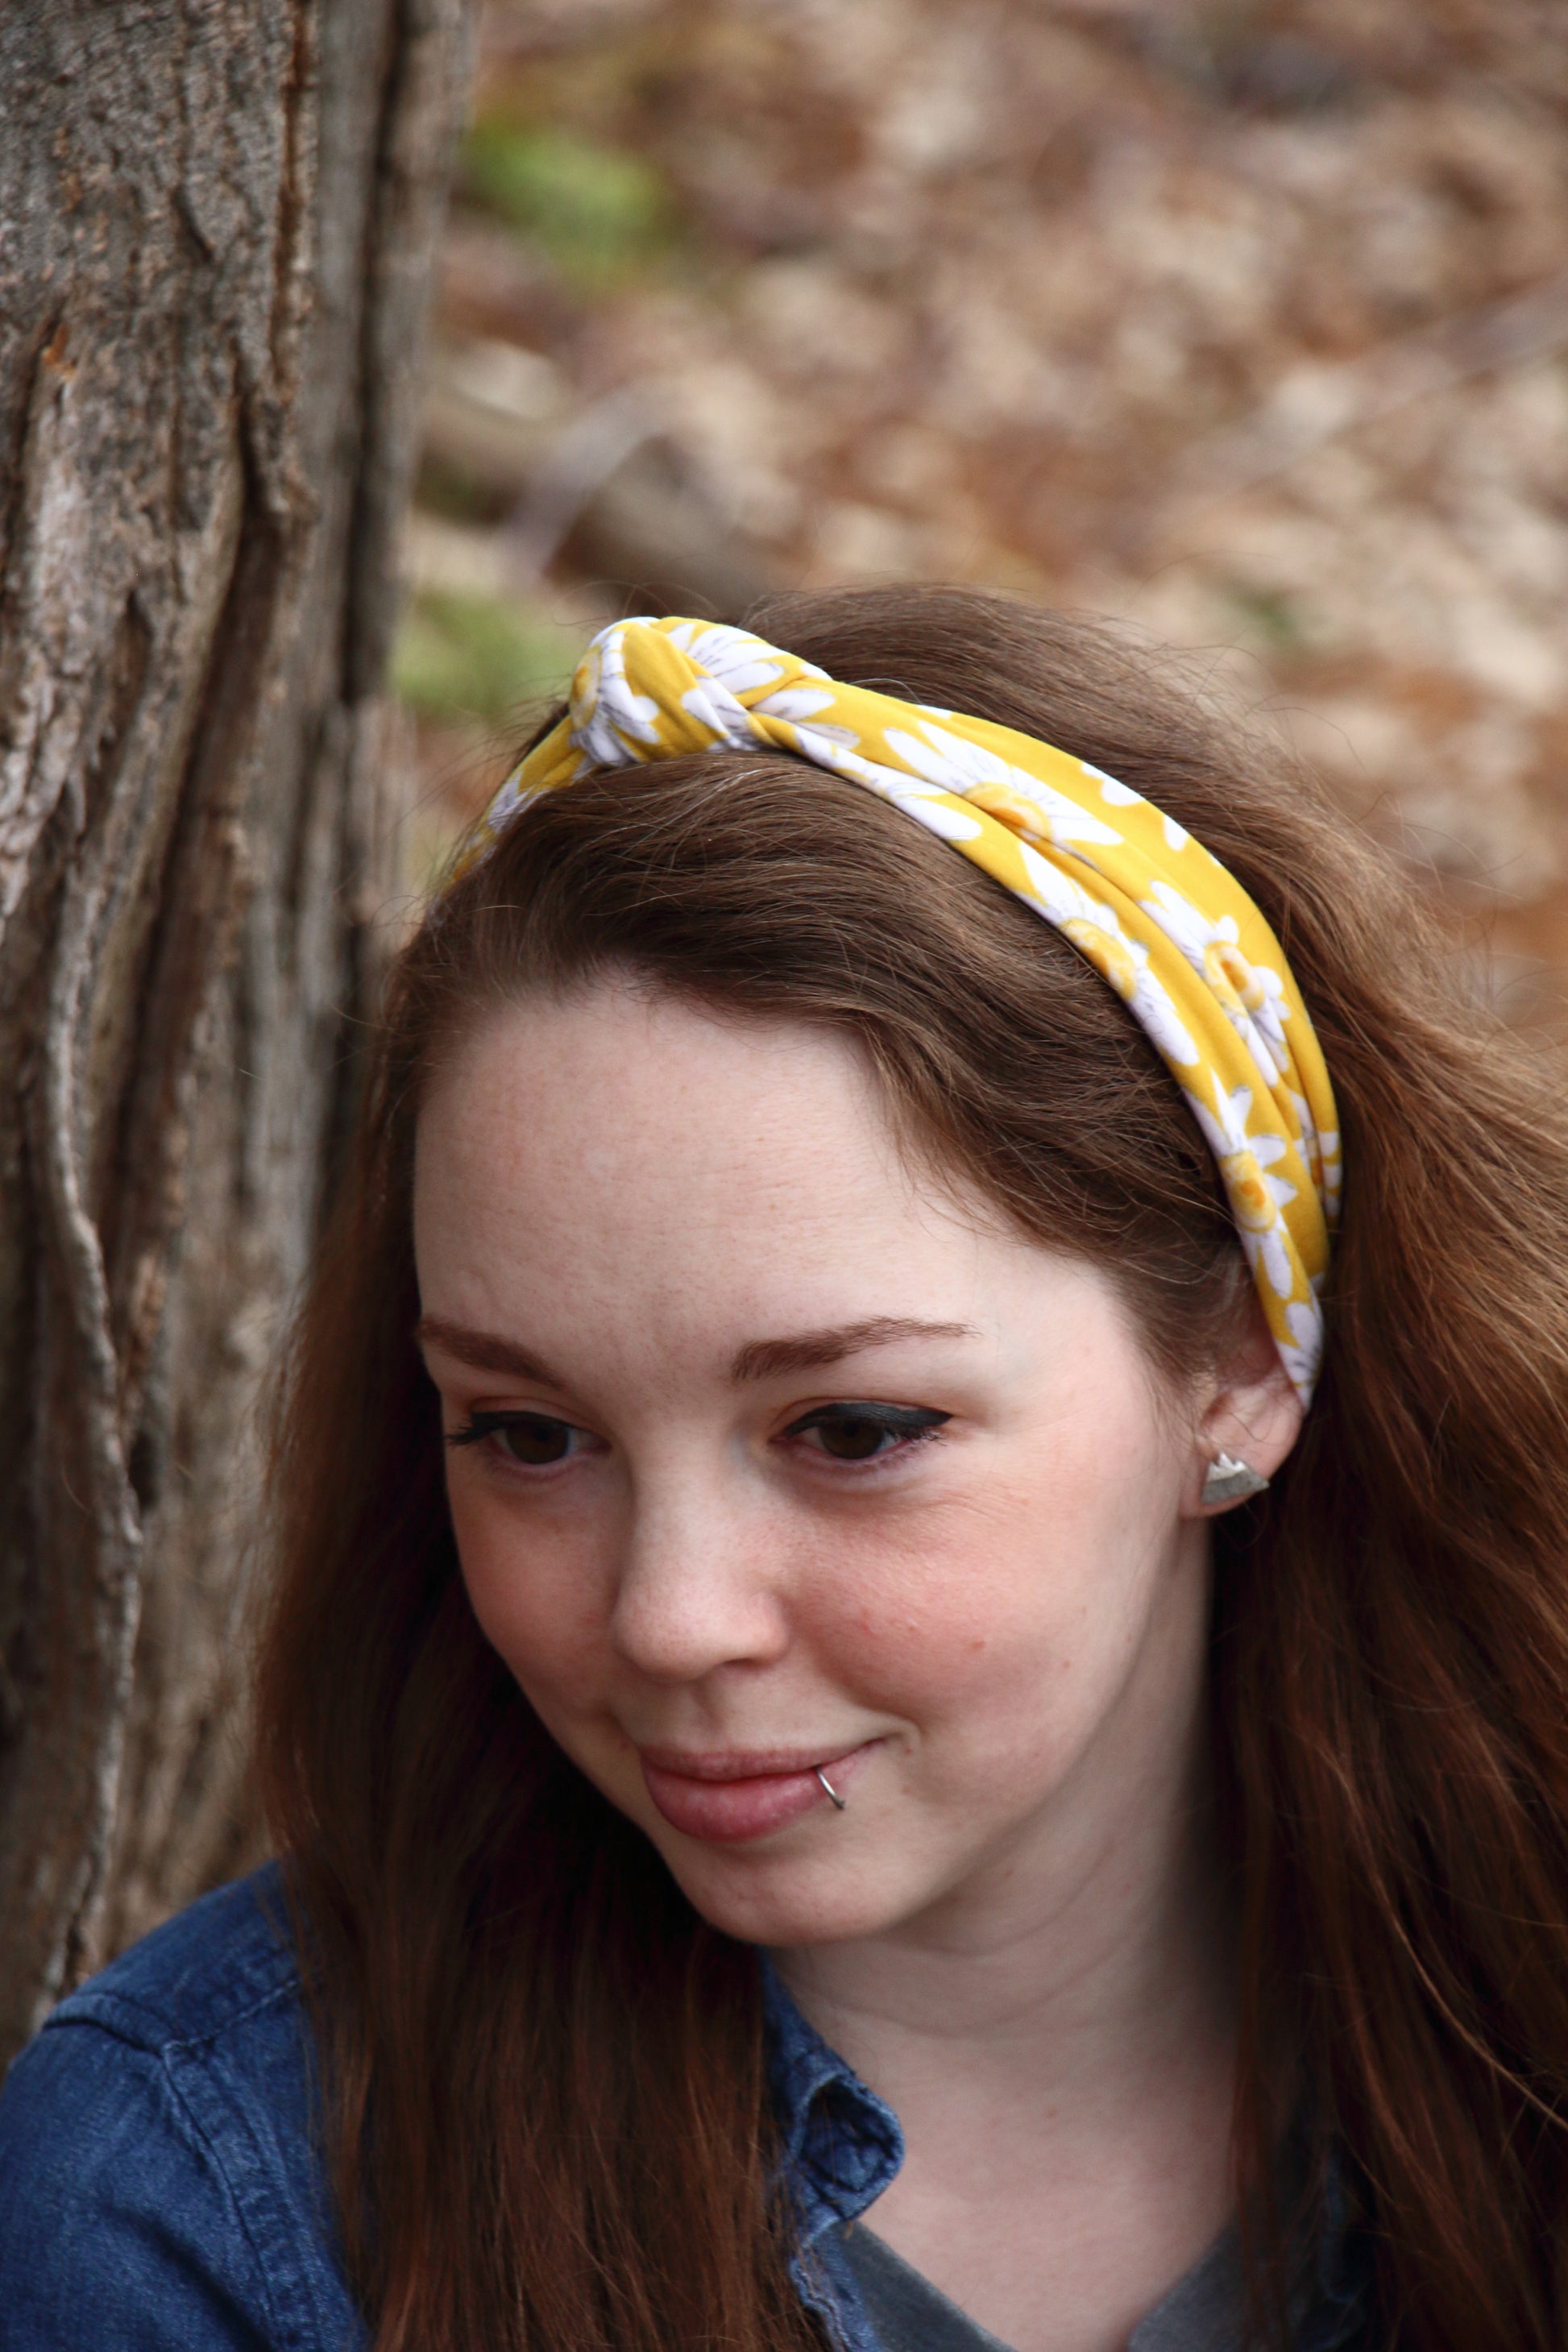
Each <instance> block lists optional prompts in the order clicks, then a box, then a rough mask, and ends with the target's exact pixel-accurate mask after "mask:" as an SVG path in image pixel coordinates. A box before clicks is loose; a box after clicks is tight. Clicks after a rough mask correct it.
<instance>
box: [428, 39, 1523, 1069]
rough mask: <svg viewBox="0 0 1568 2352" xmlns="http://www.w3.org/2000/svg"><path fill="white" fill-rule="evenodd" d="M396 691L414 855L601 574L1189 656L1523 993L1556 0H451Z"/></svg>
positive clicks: (581, 621) (619, 592) (1476, 959)
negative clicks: (907, 597) (961, 618)
mask: <svg viewBox="0 0 1568 2352" xmlns="http://www.w3.org/2000/svg"><path fill="white" fill-rule="evenodd" d="M407 568H408V572H409V578H410V587H411V599H410V605H409V612H408V617H407V621H406V623H405V630H404V634H403V638H402V641H401V645H400V649H399V656H398V662H397V680H398V684H399V687H400V689H401V691H402V693H403V696H404V698H405V704H406V706H407V708H408V709H409V710H410V711H411V713H412V714H413V715H412V719H411V722H410V730H411V737H412V740H413V744H414V748H415V753H416V771H417V775H418V779H419V782H418V790H417V794H416V802H417V805H416V814H415V816H414V819H413V821H412V823H411V824H410V826H409V829H408V835H407V838H408V845H409V846H408V852H407V861H406V862H407V869H408V875H409V878H410V880H411V882H413V883H414V884H416V885H417V883H418V881H419V880H420V878H421V877H423V876H424V875H425V874H426V873H427V871H428V870H429V867H430V865H431V862H432V861H433V860H434V859H435V858H436V857H437V856H438V855H439V854H440V851H441V848H442V845H444V843H445V842H447V840H449V838H450V837H451V834H452V832H453V830H454V828H455V827H456V826H457V825H458V824H459V823H460V822H461V821H462V820H463V818H464V817H465V816H466V815H467V814H468V813H469V812H470V811H471V809H472V808H473V806H474V805H475V803H476V801H477V800H479V798H481V797H482V796H483V794H484V792H485V791H486V789H487V787H488V786H489V784H490V783H491V782H494V781H495V779H496V777H497V775H498V773H499V766H500V761H502V760H504V758H505V754H506V751H507V748H508V747H509V746H510V743H511V742H513V741H514V740H516V739H517V736H518V734H519V733H520V731H521V730H522V729H523V728H524V727H525V726H526V724H527V719H528V708H527V706H528V705H529V704H530V701H531V698H537V697H539V696H540V695H542V694H543V693H545V692H548V691H550V690H551V689H552V688H554V687H555V686H557V685H558V683H559V681H560V679H561V677H563V674H564V672H565V671H566V669H568V668H569V667H570V665H571V662H572V660H573V659H574V658H575V654H576V652H577V650H579V649H580V646H581V644H582V641H583V636H584V629H585V627H587V626H589V625H596V624H597V622H598V620H599V619H600V618H601V617H603V616H605V615H607V614H612V613H614V612H616V611H619V610H624V609H626V588H627V586H628V585H631V584H640V583H653V584H654V585H656V586H657V587H658V589H659V590H660V591H662V592H667V593H668V594H669V595H670V596H671V597H673V596H675V595H677V594H679V593H681V592H682V591H684V593H686V595H687V597H688V599H689V600H690V601H694V602H695V603H696V604H697V606H698V609H707V610H717V611H720V612H726V611H730V610H733V609H736V608H737V607H738V606H739V604H742V603H743V601H744V599H745V597H746V596H747V595H748V594H749V593H751V592H752V590H753V589H755V588H761V587H763V586H765V585H767V584H769V583H783V584H785V585H790V586H796V585H821V584H826V583H849V582H886V581H920V580H946V581H963V582H968V583H976V584H982V585H985V586H988V587H999V588H1002V589H1005V590H1007V591H1009V592H1014V593H1020V594H1023V595H1026V596H1029V597H1033V598H1038V599H1041V600H1044V601H1047V602H1050V603H1053V604H1061V605H1066V606H1068V607H1071V608H1074V609H1088V610H1093V611H1098V612H1103V613H1108V614H1113V615H1116V616H1117V617H1118V618H1119V619H1120V620H1121V621H1122V622H1123V623H1125V624H1126V625H1128V626H1130V627H1131V628H1133V629H1136V630H1139V631H1142V632H1144V633H1146V634H1148V635H1152V636H1153V637H1156V638H1159V639H1163V640H1167V641H1170V642H1173V643H1175V644H1177V645H1180V646H1185V647H1188V648H1191V649H1193V650H1194V654H1197V655H1201V656H1202V659H1203V664H1204V667H1205V672H1207V673H1208V674H1211V675H1213V676H1214V677H1215V678H1216V679H1217V680H1218V681H1219V683H1220V684H1221V685H1222V686H1223V687H1224V688H1227V689H1230V690H1234V691H1236V692H1238V693H1239V694H1240V695H1241V696H1242V697H1243V698H1245V699H1246V700H1247V702H1248V703H1249V704H1251V705H1253V706H1255V707H1256V706H1263V707H1265V708H1267V709H1268V711H1269V712H1270V713H1272V714H1273V716H1274V717H1275V719H1277V721H1278V723H1279V726H1280V727H1281V729H1282V730H1284V731H1285V732H1286V733H1287V734H1288V735H1289V738H1290V739H1291V740H1292V741H1293V743H1294V745H1295V747H1296V749H1297V750H1298V751H1300V752H1301V753H1302V754H1304V755H1305V756H1306V757H1307V759H1308V760H1309V761H1310V762H1311V763H1312V764H1313V765H1314V766H1315V767H1316V768H1317V769H1318V770H1319V772H1321V773H1322V774H1323V775H1324V776H1325V777H1326V779H1327V780H1328V782H1330V784H1331V787H1332V788H1333V789H1334V791H1335V792H1336V793H1338V794H1339V795H1340V796H1341V797H1342V800H1343V802H1344V803H1345V804H1346V805H1347V807H1349V808H1350V809H1351V810H1352V812H1353V813H1354V814H1356V815H1357V816H1358V817H1360V818H1362V819H1363V821H1365V822H1367V823H1368V824H1372V825H1373V827H1375V828H1376V829H1377V830H1378V831H1379V832H1380V833H1381V834H1383V835H1384V836H1385V837H1387V838H1388V839H1390V840H1391V841H1393V842H1394V843H1395V844H1396V845H1398V847H1399V848H1400V850H1401V852H1402V854H1404V855H1405V856H1408V857H1409V858H1410V859H1412V860H1413V861H1414V862H1415V864H1416V865H1417V866H1419V868H1420V869H1421V870H1422V871H1423V872H1424V873H1425V874H1426V875H1427V876H1429V877H1430V878H1431V880H1432V882H1433V885H1434V887H1437V888H1439V889H1440V890H1441V891H1443V893H1444V894H1445V895H1446V896H1447V897H1448V898H1450V899H1451V900H1452V901H1453V902H1454V903H1455V904H1456V905H1457V906H1458V908H1460V909H1461V910H1462V911H1463V913H1464V914H1465V916H1466V918H1467V920H1468V929H1469V935H1470V939H1471V941H1472V950H1471V952H1472V960H1473V963H1474V968H1475V973H1476V980H1477V984H1478V986H1482V987H1485V988H1487V989H1488V990H1489V991H1491V992H1494V993H1495V994H1496V995H1497V997H1498V999H1499V1001H1500V1003H1501V1004H1502V1005H1503V1006H1504V1008H1505V1009H1506V1010H1507V1012H1508V1013H1509V1014H1510V1017H1512V1018H1515V1019H1517V1020H1519V1021H1521V1022H1522V1023H1525V1024H1531V1025H1533V1026H1536V1027H1539V1028H1541V1029H1542V1030H1543V1031H1545V1032H1548V1033H1550V1034H1562V1033H1563V1030H1564V1028H1565V1026H1568V977H1565V975H1568V628H1565V625H1564V616H1565V613H1568V12H1565V11H1563V9H1562V8H1561V7H1560V6H1556V5H1536V4H1535V0H1300V5H1289V0H1268V5H1252V0H1209V5H1177V0H963V5H955V4H954V0H489V5H488V6H487V8H486V9H485V12H484V15H483V18H482V30H481V61H480V71H479V87H478V93H477V99H476V111H475V121H474V127H473V130H472V131H471V133H470V135H469V137H468V142H467V144H466V147H465V151H464V156H463V162H462V166H461V173H460V179H459V187H458V200H457V202H456V204H455V205H454V209H453V214H452V217H451V222H450V226H449V228H448V231H447V240H446V246H445V250H444V257H443V266H442V277H441V287H440V293H439V299H438V315H437V338H436V343H435V348H434V352H433V357H432V362H431V373H430V390H429V405H428V412H427V425H426V453H425V459H424V465H423V469H422V475H421V486H420V496H419V502H418V505H417V507H416V512H415V515H414V517H413V520H412V523H411V527H410V532H409V540H408V550H407Z"/></svg>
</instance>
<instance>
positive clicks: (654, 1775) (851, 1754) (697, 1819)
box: [637, 1739, 881, 1845]
mask: <svg viewBox="0 0 1568 2352" xmlns="http://www.w3.org/2000/svg"><path fill="white" fill-rule="evenodd" d="M880 1744H881V1743H880V1742H879V1740H875V1739H867V1740H862V1741H861V1742H860V1744H859V1745H858V1747H855V1748H809V1749H807V1748H731V1749H723V1750H717V1749H716V1750H713V1751H710V1752H708V1753H699V1752H698V1751H696V1750H687V1749H684V1748H639V1749H638V1751H637V1754H638V1759H639V1761H640V1762H641V1765H642V1774H643V1780H644V1781H645V1783H646V1785H647V1792H648V1795H649V1796H650V1797H651V1798H652V1799H653V1801H654V1803H655V1804H656V1805H657V1806H658V1810H659V1811H660V1812H661V1813H662V1814H663V1815H664V1818H665V1820H666V1821H667V1822H668V1823H669V1825H670V1827H671V1828H672V1829H678V1830H680V1831H682V1832H684V1833H685V1835H686V1836H687V1837H694V1838H701V1839H703V1840H704V1841H705V1842H707V1843H710V1844H715V1845H738V1844H740V1843H742V1841H743V1840H745V1839H748V1838H759V1837H766V1836H767V1835H768V1833H769V1832H770V1831H773V1830H780V1829H784V1828H785V1827H786V1826H787V1825H788V1824H789V1823H790V1822H796V1821H799V1820H800V1819H801V1818H802V1817H803V1816H804V1815H805V1814H806V1813H809V1812H814V1811H816V1809H817V1808H818V1807H819V1806H820V1807H821V1808H822V1809H823V1811H832V1810H833V1799H832V1796H831V1795H830V1794H829V1790H828V1789H827V1788H826V1787H825V1785H824V1781H825V1780H826V1781H827V1782H830V1783H831V1786H832V1790H833V1791H834V1792H835V1793H836V1794H837V1796H838V1797H840V1798H842V1797H843V1796H844V1795H845V1792H846V1790H847V1786H848V1783H849V1782H850V1780H852V1779H853V1777H854V1775H855V1774H856V1772H857V1771H858V1769H859V1766H860V1763H861V1761H862V1759H864V1758H865V1757H867V1756H868V1755H869V1754H870V1752H871V1750H872V1748H876V1747H879V1746H880ZM819 1775H821V1776H822V1777H821V1778H819V1777H818V1776H819Z"/></svg>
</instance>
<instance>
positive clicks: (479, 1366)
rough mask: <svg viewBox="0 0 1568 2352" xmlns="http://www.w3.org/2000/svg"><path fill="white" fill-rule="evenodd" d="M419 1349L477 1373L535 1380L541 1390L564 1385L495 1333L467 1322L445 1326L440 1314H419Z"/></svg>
mask: <svg viewBox="0 0 1568 2352" xmlns="http://www.w3.org/2000/svg"><path fill="white" fill-rule="evenodd" d="M414 1337H415V1339H416V1340H417V1341H418V1343H419V1345H420V1347H422V1348H439V1349H440V1350H441V1353H442V1354H443V1355H444V1356H451V1357H452V1358H454V1359H455V1360H456V1361H457V1362H458V1363H459V1364H470V1365H472V1367H473V1369H474V1370H475V1371H477V1372H505V1373H507V1374H509V1375H510V1378H511V1379H512V1380H515V1381H538V1382H539V1383H540V1385H541V1387H542V1388H547V1389H563V1388H564V1387H565V1386H566V1382H565V1381H563V1379H562V1378H561V1376H560V1374H559V1373H558V1372H552V1370H551V1369H550V1367H549V1365H548V1364H546V1363H542V1361H541V1360H540V1359H539V1357H537V1356H531V1355H530V1354H529V1352H528V1349H526V1348H519V1347H517V1346H516V1345H515V1344H514V1343H513V1342H512V1341H511V1340H510V1339H501V1338H500V1337H499V1335H498V1334H497V1333H495V1332H494V1331H474V1330H471V1329H470V1328H469V1327H468V1325H467V1324H466V1323H448V1322H447V1321H446V1320H445V1319H444V1318H442V1317H441V1316H439V1315H422V1316H421V1317H420V1318H419V1321H418V1323H417V1325H416V1328H415V1332H414Z"/></svg>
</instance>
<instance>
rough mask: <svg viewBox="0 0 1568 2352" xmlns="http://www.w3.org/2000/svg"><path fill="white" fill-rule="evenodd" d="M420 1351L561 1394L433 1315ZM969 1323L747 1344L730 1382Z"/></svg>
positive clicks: (515, 1353)
mask: <svg viewBox="0 0 1568 2352" xmlns="http://www.w3.org/2000/svg"><path fill="white" fill-rule="evenodd" d="M414 1336H415V1338H416V1339H417V1340H418V1342H419V1344H420V1346H421V1347H433V1348H439V1349H440V1350H441V1352H442V1354H443V1355H447V1356H451V1357H452V1358H453V1359H454V1360H456V1361H457V1362H458V1363H459V1364H470V1365H472V1367H473V1369H474V1370H476V1371H480V1372H504V1373H506V1374H507V1375H509V1376H510V1378H511V1379H513V1380H519V1381H538V1382H539V1383H540V1384H541V1386H542V1387H544V1388H551V1389H564V1388H566V1386H567V1385H568V1383H567V1382H566V1381H563V1379H562V1378H561V1377H560V1375H559V1373H557V1372H552V1370H551V1369H550V1367H549V1365H548V1364H546V1363H543V1362H542V1361H541V1360H540V1358H539V1357H537V1356H531V1355H530V1354H529V1352H528V1350H527V1349H526V1348H520V1347H518V1346H516V1345H515V1344H514V1342H513V1341H511V1340H510V1339H501V1338H500V1336H499V1334H498V1333H496V1332H493V1331H475V1330H472V1329H470V1328H469V1327H468V1325H467V1324H465V1323H448V1322H447V1321H446V1320H445V1319H444V1318H442V1317H441V1316H439V1315H425V1316H421V1318H420V1319H419V1323H418V1326H417V1328H416V1331H415V1335H414ZM978 1336H979V1335H978V1333H977V1332H976V1330H975V1327H974V1325H973V1323H929V1322H925V1321H922V1320H921V1318H920V1317H918V1316H910V1315H869V1316H867V1317H866V1318H865V1319H864V1320H863V1321H861V1322H859V1323H840V1324H837V1325H836V1326H835V1327H834V1328H831V1329H829V1330H825V1331H801V1332H798V1333H796V1334H795V1336H794V1337H793V1338H791V1339H752V1340H749V1341H748V1342H747V1344H746V1346H745V1347H743V1348H742V1349H740V1350H739V1352H738V1353H737V1355H736V1357H735V1360H734V1361H733V1363H732V1364H731V1367H730V1378H731V1380H732V1381H736V1382H742V1381H776V1380H784V1379H786V1378H787V1377H788V1376H789V1374H791V1373H792V1372H811V1371H817V1370H821V1369H822V1367H823V1366H825V1365H827V1364H841V1363H842V1362H843V1361H844V1360H845V1358H846V1357H847V1356H857V1355H859V1354H860V1353H862V1351H863V1350H864V1349H868V1348H886V1347H889V1346H890V1345H891V1344H892V1343H893V1342H894V1341H895V1340H898V1339H975V1338H977V1337H978Z"/></svg>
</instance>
